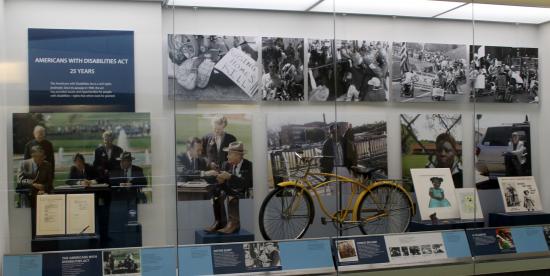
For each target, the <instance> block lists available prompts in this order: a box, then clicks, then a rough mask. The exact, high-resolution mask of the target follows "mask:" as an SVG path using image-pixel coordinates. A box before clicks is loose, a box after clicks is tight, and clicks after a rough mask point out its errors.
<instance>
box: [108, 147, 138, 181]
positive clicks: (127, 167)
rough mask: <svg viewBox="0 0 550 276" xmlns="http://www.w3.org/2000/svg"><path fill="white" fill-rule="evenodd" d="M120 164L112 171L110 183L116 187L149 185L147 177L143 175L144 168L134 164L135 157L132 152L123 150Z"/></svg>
mask: <svg viewBox="0 0 550 276" xmlns="http://www.w3.org/2000/svg"><path fill="white" fill-rule="evenodd" d="M119 159H120V166H119V167H118V168H117V169H115V170H113V171H112V172H111V177H110V179H109V183H110V184H111V186H115V187H138V188H141V187H145V186H147V178H145V176H144V175H143V169H142V168H141V167H139V166H136V165H132V161H133V160H134V159H135V158H134V157H132V153H130V152H126V151H125V152H123V153H122V154H121V155H120V158H119Z"/></svg>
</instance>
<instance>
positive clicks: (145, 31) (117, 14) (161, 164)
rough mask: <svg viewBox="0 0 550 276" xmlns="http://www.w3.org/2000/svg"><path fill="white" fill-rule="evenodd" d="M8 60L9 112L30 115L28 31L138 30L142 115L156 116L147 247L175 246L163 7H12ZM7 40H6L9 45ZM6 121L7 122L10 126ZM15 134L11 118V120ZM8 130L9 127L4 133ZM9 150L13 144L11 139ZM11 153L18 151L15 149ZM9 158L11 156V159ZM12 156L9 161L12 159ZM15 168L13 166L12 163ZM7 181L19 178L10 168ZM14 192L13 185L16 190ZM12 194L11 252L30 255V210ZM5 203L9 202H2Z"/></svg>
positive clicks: (23, 0)
mask: <svg viewBox="0 0 550 276" xmlns="http://www.w3.org/2000/svg"><path fill="white" fill-rule="evenodd" d="M5 9H6V22H7V36H8V37H9V40H7V56H8V59H9V61H10V62H13V63H15V64H17V66H16V68H14V71H13V75H14V77H15V79H16V81H14V82H13V83H9V84H8V91H9V92H8V99H7V103H6V104H7V106H8V107H7V108H6V110H7V112H8V113H12V112H28V104H27V103H28V82H27V78H28V75H27V29H28V28H67V29H99V30H102V29H104V30H131V31H134V45H135V46H134V49H135V51H134V52H135V88H136V89H135V95H136V112H150V113H151V125H152V130H151V133H152V137H151V142H152V150H151V151H152V163H153V164H154V166H153V177H154V182H153V183H154V186H153V204H147V205H140V209H139V215H140V221H141V223H142V225H143V245H144V246H161V245H170V244H175V240H176V239H175V237H176V234H175V233H176V231H175V230H176V229H175V222H174V219H173V218H174V217H175V211H174V209H175V208H174V206H175V195H174V193H173V191H174V190H175V188H174V187H175V186H174V181H173V179H174V178H173V177H172V176H173V175H174V173H173V171H174V169H173V168H174V166H173V165H172V164H173V162H171V160H174V158H173V151H174V150H173V144H174V142H173V135H172V134H171V132H172V129H173V127H172V126H173V125H172V124H173V123H172V118H173V117H172V112H171V111H170V109H167V108H166V106H165V103H166V102H167V101H166V99H165V98H164V97H163V93H162V89H163V88H162V87H163V71H162V68H163V67H162V64H163V63H162V43H161V41H162V36H161V34H162V19H161V16H162V13H161V10H162V8H161V5H160V3H159V2H156V3H154V2H131V1H58V0H51V1H43V0H13V1H7V2H6V6H5ZM3 41H4V40H3ZM4 121H5V120H3V122H4ZM7 125H8V129H11V127H12V126H11V117H10V116H8V117H7ZM4 129H5V128H4ZM6 135H7V136H8V145H11V139H12V138H11V134H9V132H8V133H7V134H6ZM8 152H10V153H11V152H12V148H11V146H9V147H8ZM8 156H9V155H8ZM9 159H10V158H9V157H8V158H7V159H6V160H9ZM2 163H4V162H2ZM8 163H11V162H8ZM9 172H10V173H9V174H8V177H7V178H4V179H3V181H5V180H6V179H8V180H9V179H13V178H12V177H13V168H12V167H11V165H10V167H9ZM10 187H11V186H10ZM12 194H13V192H12V193H10V196H9V197H8V198H9V204H10V229H11V230H12V231H11V252H14V253H17V252H28V251H30V241H29V240H30V211H29V209H15V208H13V196H12ZM1 202H5V201H3V200H2V201H1Z"/></svg>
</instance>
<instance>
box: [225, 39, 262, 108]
mask: <svg viewBox="0 0 550 276" xmlns="http://www.w3.org/2000/svg"><path fill="white" fill-rule="evenodd" d="M215 68H216V69H217V70H219V71H221V72H222V73H224V74H225V75H226V76H227V77H228V78H230V79H231V80H232V81H233V82H235V84H237V85H238V86H239V87H240V88H241V89H242V90H243V91H244V92H246V94H248V95H249V96H250V97H252V96H254V94H256V92H258V84H259V80H260V77H259V74H258V72H259V71H258V70H259V68H258V64H257V63H256V61H255V60H254V59H252V58H251V57H250V56H248V55H247V54H245V53H244V52H243V51H241V50H240V49H237V48H232V49H231V50H230V51H229V52H228V53H227V54H226V55H225V56H224V57H223V58H222V59H221V60H220V61H219V62H218V63H217V64H216V66H215Z"/></svg>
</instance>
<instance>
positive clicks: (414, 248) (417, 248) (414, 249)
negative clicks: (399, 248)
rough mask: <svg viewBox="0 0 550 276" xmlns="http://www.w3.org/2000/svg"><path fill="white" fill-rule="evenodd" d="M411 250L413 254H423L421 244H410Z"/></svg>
mask: <svg viewBox="0 0 550 276" xmlns="http://www.w3.org/2000/svg"><path fill="white" fill-rule="evenodd" d="M409 252H410V253H411V255H412V256H420V255H422V251H421V250H420V246H418V245H413V246H409Z"/></svg>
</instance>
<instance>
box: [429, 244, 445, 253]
mask: <svg viewBox="0 0 550 276" xmlns="http://www.w3.org/2000/svg"><path fill="white" fill-rule="evenodd" d="M432 252H433V253H434V254H444V253H445V248H444V247H443V244H441V243H437V244H432Z"/></svg>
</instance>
